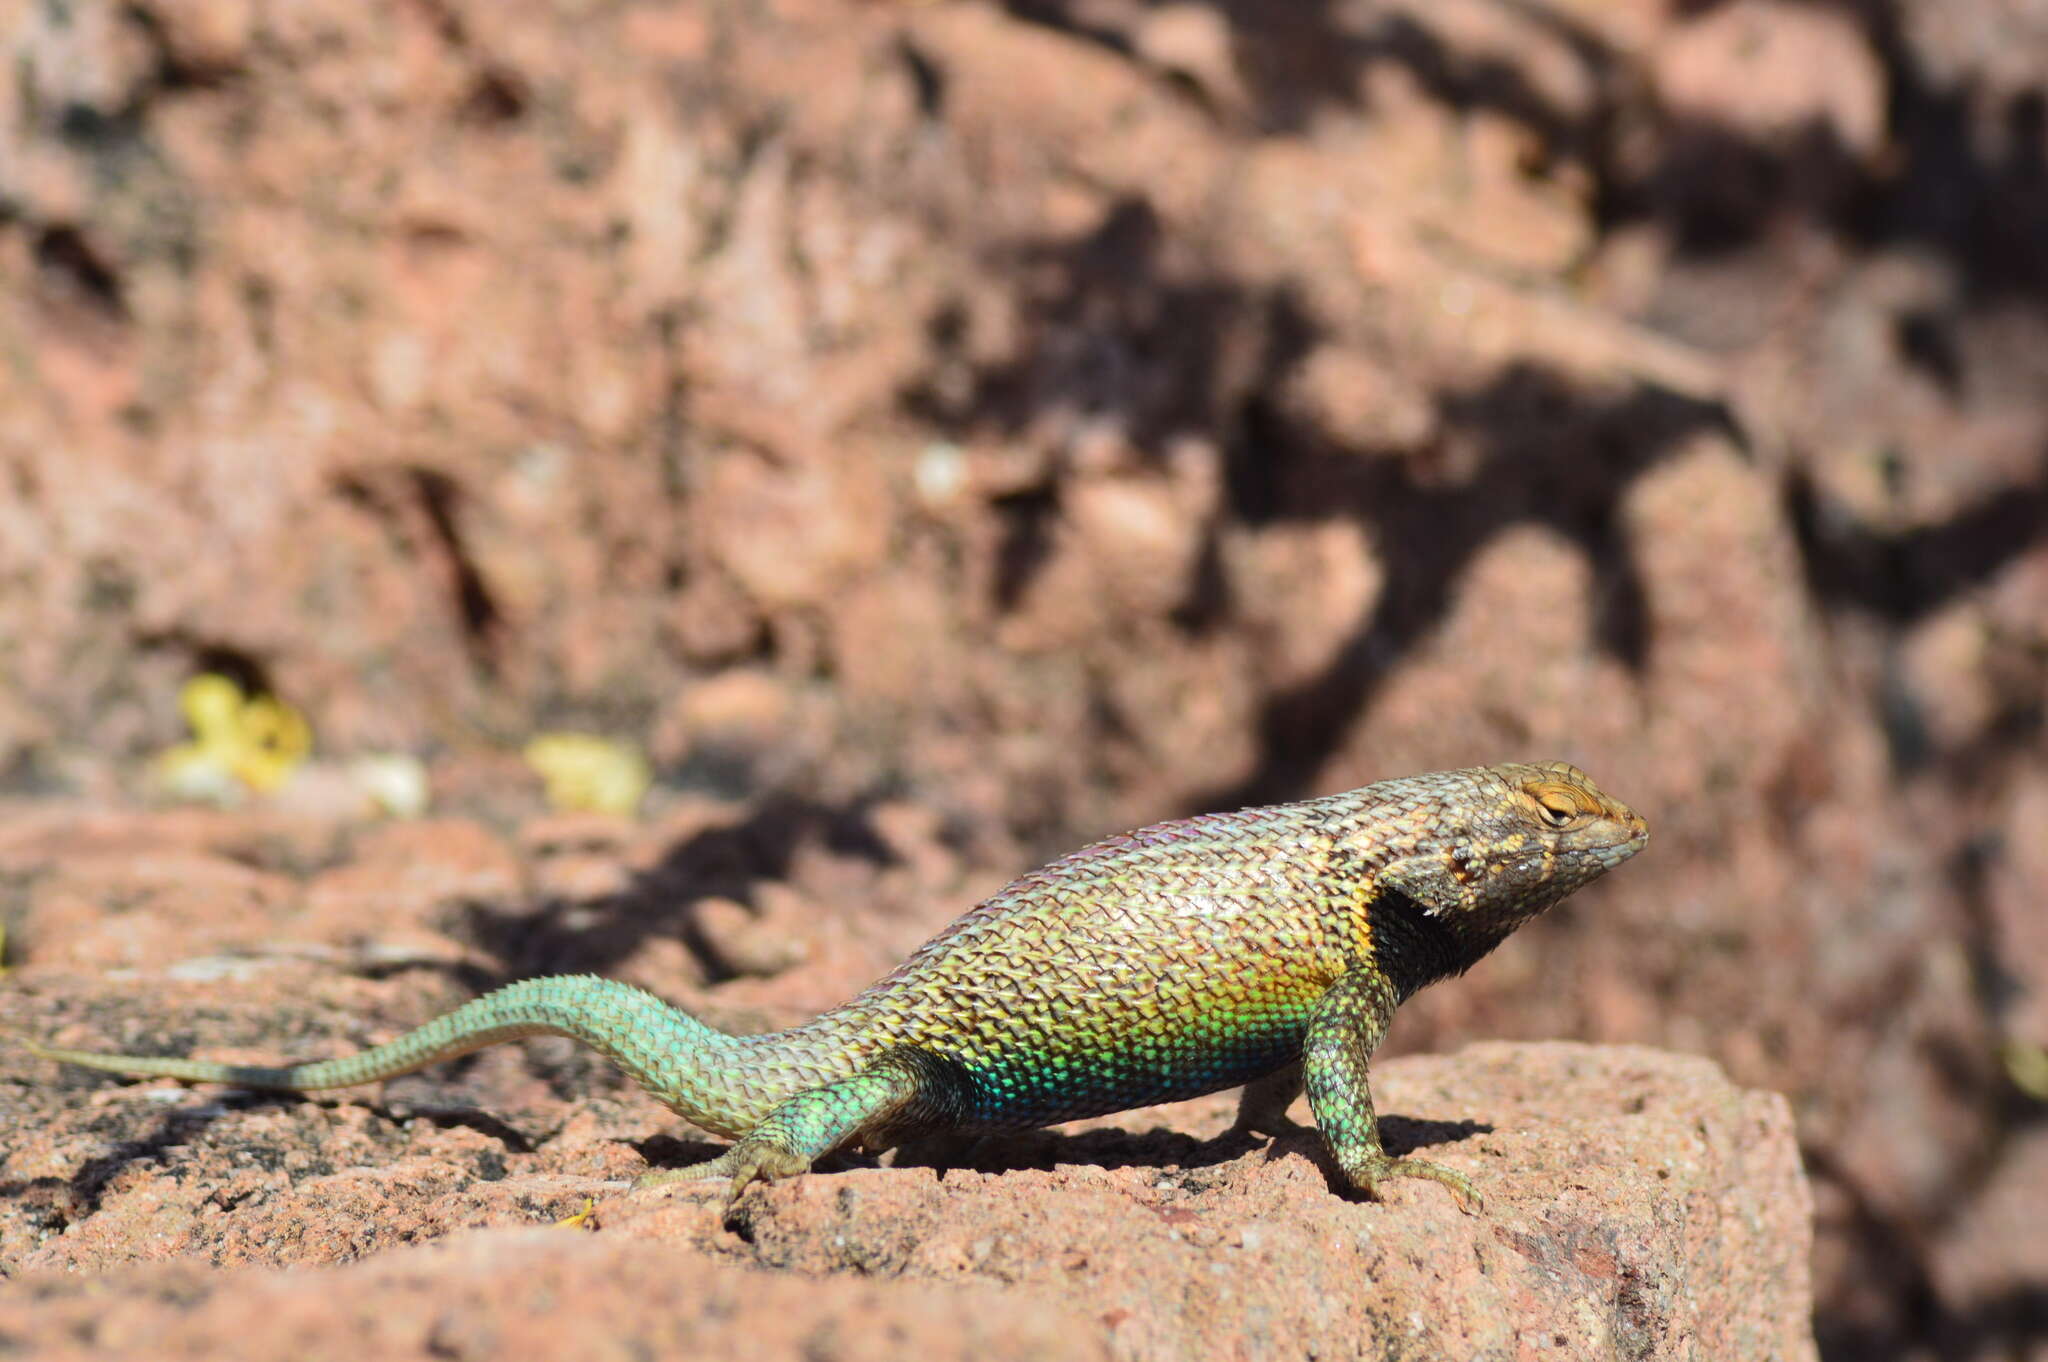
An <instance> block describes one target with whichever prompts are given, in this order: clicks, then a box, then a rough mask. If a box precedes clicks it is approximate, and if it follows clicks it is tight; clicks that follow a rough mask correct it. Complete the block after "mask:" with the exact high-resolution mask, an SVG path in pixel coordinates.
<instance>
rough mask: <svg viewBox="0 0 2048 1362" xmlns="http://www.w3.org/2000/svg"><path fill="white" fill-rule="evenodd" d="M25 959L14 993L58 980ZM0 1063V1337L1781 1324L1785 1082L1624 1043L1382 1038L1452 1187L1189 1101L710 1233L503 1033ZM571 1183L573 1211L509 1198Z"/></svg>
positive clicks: (293, 986)
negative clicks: (500, 1048) (352, 1057)
mask: <svg viewBox="0 0 2048 1362" xmlns="http://www.w3.org/2000/svg"><path fill="white" fill-rule="evenodd" d="M185 973H188V974H189V973H190V971H189V970H188V971H185ZM51 982H52V985H53V987H52V988H51V989H50V990H48V991H46V990H44V989H41V988H36V989H32V990H31V992H30V995H29V996H31V997H39V998H40V997H48V996H54V997H59V998H62V997H76V996H77V995H78V993H79V992H82V991H83V990H75V989H73V988H71V987H67V986H66V981H64V980H61V979H56V980H53V981H51ZM166 991H167V992H168V993H169V995H170V996H168V997H162V996H156V995H158V990H157V989H156V988H154V987H153V988H151V989H150V990H149V992H150V993H151V994H152V995H153V1002H161V1003H163V1004H164V1005H166V1006H168V1007H176V1005H177V1003H178V998H177V994H178V992H180V991H182V992H186V993H188V994H190V995H191V996H192V997H193V998H196V997H197V996H198V995H199V994H200V993H201V992H202V990H200V989H198V988H187V989H184V990H179V989H177V988H176V987H175V986H171V987H169V988H168V989H167V990H166ZM203 991H204V992H205V993H209V994H211V995H212V996H213V997H214V999H215V1002H214V1004H213V1007H212V1008H205V1007H203V1006H200V1005H198V1004H197V1003H196V1002H192V1001H187V1002H186V1003H185V1007H186V1009H187V1010H186V1011H185V1012H184V1013H183V1014H182V1015H180V1014H178V1013H175V1012H170V1013H166V1015H165V1016H164V1017H163V1018H162V1022H161V1024H160V1025H158V1026H155V1027H152V1028H151V1029H152V1031H153V1033H155V1034H156V1035H159V1036H164V1035H166V1034H168V1035H171V1036H175V1037H177V1038H179V1040H180V1042H181V1043H182V1039H183V1037H185V1036H187V1035H190V1036H194V1037H196V1038H199V1040H200V1043H201V1044H202V1045H204V1043H205V1042H204V1038H205V1036H206V1035H208V1034H209V1033H211V1032H217V1031H224V1030H239V1029H246V1028H247V1027H248V1026H249V1025H251V1024H254V1023H256V1022H258V1020H259V1016H258V1008H257V1006H256V1005H255V1003H254V1002H253V1001H250V1000H253V999H255V998H257V997H267V998H270V999H273V1000H275V1001H272V1002H270V1003H268V1004H267V1006H269V1007H272V1008H275V1007H280V1006H283V1007H290V1004H289V1003H286V1002H284V1001H283V1000H284V999H285V998H286V996H287V994H288V992H289V993H295V994H297V995H299V996H300V997H301V998H304V997H306V996H307V995H309V994H310V995H311V996H312V997H314V998H317V999H318V1000H319V1007H320V1010H321V1011H322V1012H324V1013H327V1014H328V1015H330V1016H332V1015H333V1013H332V1007H333V1001H334V992H333V986H332V981H330V986H329V987H321V986H320V985H319V983H318V981H317V980H309V979H308V978H307V977H306V969H305V967H304V966H302V965H278V966H275V967H270V968H264V969H258V970H256V971H254V973H253V975H249V976H244V978H242V979H239V980H237V981H235V982H234V983H233V984H226V985H224V984H223V983H222V982H221V981H220V980H218V979H215V980H211V981H209V983H208V984H207V985H206V987H205V989H204V990H203ZM224 994H226V995H242V996H241V997H238V998H237V999H236V1003H235V1006H234V1010H233V1013H232V1018H233V1020H232V1022H231V1023H230V1024H228V1025H224V1026H216V1025H209V1021H210V1020H211V1019H213V1018H217V1017H219V1016H220V1015H221V1009H222V1007H223V1006H224V1003H225V999H224V998H223V996H222V995H224ZM109 996H110V998H111V990H109ZM301 1008H302V1009H303V1004H301ZM103 1009H104V1010H103ZM16 1010H17V1011H18V1009H16ZM88 1010H89V1011H90V1012H91V1013H92V1014H93V1015H109V1014H110V1013H111V1011H113V1010H120V1011H124V1012H133V1011H134V1010H135V1009H133V1008H131V1007H128V1006H127V1005H126V1004H125V1003H114V1002H112V1001H108V1002H106V1003H105V1004H102V1005H95V1006H93V1007H91V1008H89V1009H88ZM298 1015H299V1016H301V1017H303V1016H304V1015H305V1013H304V1011H303V1010H301V1011H300V1012H299V1013H298ZM337 1020H341V1019H338V1018H337ZM342 1024H343V1025H344V1026H345V1025H346V1023H345V1021H343V1022H342ZM289 1029H290V1030H291V1032H292V1033H293V1034H294V1039H295V1043H296V1044H303V1045H307V1046H313V1045H316V1044H318V1042H317V1041H314V1040H312V1039H311V1038H310V1037H309V1036H308V1034H307V1032H309V1031H313V1030H317V1029H320V1028H318V1027H317V1026H312V1025H306V1026H300V1025H293V1026H291V1027H290V1028H289ZM166 1043H169V1042H168V1041H167V1042H166ZM206 1048H209V1049H214V1048H218V1047H214V1046H207V1047H206ZM235 1048H237V1049H242V1048H247V1047H235ZM257 1048H269V1047H268V1046H264V1047H257ZM0 1063H4V1066H5V1067H4V1069H0V1073H4V1075H5V1081H6V1083H7V1088H8V1092H9V1097H8V1111H7V1113H6V1120H5V1123H4V1128H5V1130H6V1131H7V1132H8V1133H7V1136H6V1139H5V1144H4V1151H0V1185H4V1186H5V1188H6V1190H7V1193H8V1199H7V1203H6V1208H5V1213H4V1215H0V1260H4V1265H5V1269H6V1273H7V1276H8V1278H9V1282H8V1285H7V1287H6V1292H7V1297H8V1311H7V1320H6V1322H5V1324H4V1326H0V1339H4V1341H5V1342H6V1343H7V1344H8V1345H10V1346H13V1347H16V1348H32V1349H35V1350H36V1352H37V1355H39V1356H42V1355H48V1356H53V1357H54V1356H68V1355H72V1354H71V1353H70V1352H67V1351H66V1349H67V1348H68V1349H72V1350H75V1353H76V1355H78V1356H81V1357H83V1356H94V1357H138V1358H139V1357H195V1358H196V1357H209V1358H239V1357H252V1358H253V1357H274V1356H306V1357H343V1356H361V1355H363V1354H364V1350H368V1351H369V1352H371V1353H374V1354H375V1355H377V1356H380V1357H423V1358H424V1357H565V1358H583V1357H588V1358H612V1357H621V1358H624V1357H635V1356H645V1355H648V1352H649V1350H652V1351H654V1352H665V1351H668V1350H670V1349H684V1350H687V1351H688V1352H689V1354H690V1355H691V1356H702V1357H728V1356H729V1357H735V1358H738V1357H753V1356H766V1357H792V1358H794V1357H821V1356H824V1357H844V1358H865V1357H876V1358H881V1357H892V1356H903V1355H907V1354H908V1353H910V1352H912V1351H913V1350H914V1352H915V1354H916V1355H921V1356H923V1355H929V1356H934V1357H960V1358H972V1357H1005V1358H1006V1357H1018V1358H1024V1357H1095V1356H1102V1357H1121V1358H1134V1359H1135V1358H1147V1359H1150V1358H1157V1359H1169V1358H1180V1357H1194V1356H1202V1357H1243V1358H1281V1357H1299V1356H1371V1357H1381V1356H1385V1357H1397V1356H1432V1357H1443V1356H1458V1357H1474V1358H1518V1357H1528V1356H1547V1357H1570V1358H1581V1357H1583V1358H1600V1357H1644V1358H1651V1357H1654V1358H1665V1357H1672V1358H1677V1357H1714V1358H1729V1359H1736V1358H1784V1359H1798V1358H1805V1357H1810V1356H1812V1355H1813V1352H1812V1340H1811V1335H1810V1332H1809V1326H1808V1322H1807V1317H1808V1310H1809V1308H1810V1295H1809V1288H1808V1276H1807V1255H1808V1252H1809V1249H1810V1245H1811V1221H1810V1215H1811V1206H1810V1200H1809V1196H1808V1192H1807V1188H1806V1183H1805V1178H1804V1174H1803V1172H1802V1171H1801V1169H1800V1166H1799V1159H1798V1152H1797V1148H1796V1144H1795V1141H1794V1135H1793V1127H1792V1120H1791V1114H1790V1111H1789V1108H1788V1107H1787V1106H1786V1104H1785V1102H1784V1101H1783V1099H1781V1098H1778V1097H1776V1096H1774V1095H1769V1094H1761V1093H1755V1092H1747V1091H1744V1090H1741V1089H1738V1088H1735V1087H1734V1086H1732V1085H1731V1084H1729V1083H1728V1081H1727V1080H1726V1078H1725V1077H1723V1076H1722V1075H1721V1073H1720V1072H1719V1071H1718V1070H1717V1069H1716V1068H1715V1066H1714V1065H1713V1064H1712V1063H1710V1062H1708V1061H1706V1060H1702V1059H1697V1058H1688V1057H1680V1056H1676V1055H1671V1054H1667V1053H1663V1052H1658V1051H1652V1050H1646V1049H1639V1048H1630V1047H1607V1048H1602V1047H1588V1046H1580V1045H1571V1044H1564V1043H1555V1044H1537V1045H1510V1044H1490V1045H1479V1046H1474V1047H1471V1048H1469V1049H1467V1050H1465V1051H1463V1052H1462V1053H1460V1054H1458V1055H1455V1056H1450V1057H1427V1058H1424V1057H1414V1058H1409V1059H1405V1060H1399V1061H1395V1062H1392V1063H1390V1064H1387V1065H1385V1066H1383V1067H1382V1069H1381V1072H1380V1074H1379V1075H1378V1079H1377V1082H1376V1084H1375V1087H1376V1090H1377V1093H1378V1096H1379V1099H1380V1105H1381V1108H1382V1110H1383V1111H1385V1112H1389V1113H1392V1114H1393V1116H1392V1119H1390V1120H1389V1123H1388V1136H1389V1140H1390V1142H1391V1143H1392V1145H1393V1146H1394V1147H1395V1148H1396V1149H1402V1148H1425V1147H1426V1148H1427V1149H1428V1150H1429V1152H1430V1156H1431V1157H1433V1158H1440V1159H1443V1160H1445V1161H1447V1162H1449V1163H1451V1164H1453V1165H1454V1166H1457V1167H1459V1168H1461V1169H1463V1170H1465V1171H1467V1172H1468V1173H1469V1174H1471V1175H1472V1176H1473V1177H1475V1178H1476V1179H1478V1180H1480V1182H1481V1184H1482V1185H1483V1186H1484V1188H1485V1191H1486V1196H1487V1199H1488V1204H1487V1210H1486V1213H1485V1214H1484V1215H1482V1216H1478V1217H1471V1216H1465V1215H1462V1214H1460V1213H1459V1212H1458V1211H1457V1210H1456V1209H1455V1208H1454V1206H1453V1205H1452V1203H1451V1201H1450V1199H1449V1198H1448V1197H1446V1196H1443V1195H1440V1194H1438V1193H1437V1191H1436V1189H1434V1188H1430V1187H1427V1186H1426V1185H1424V1184H1403V1185H1399V1186H1397V1187H1395V1188H1393V1189H1392V1190H1391V1191H1390V1193H1389V1195H1388V1197H1387V1199H1386V1201H1385V1202H1383V1203H1381V1204H1377V1205H1373V1204H1363V1203H1355V1202H1351V1201H1348V1200H1346V1199H1344V1198H1342V1197H1340V1196H1338V1195H1336V1194H1335V1193H1333V1192H1332V1190H1331V1187H1330V1184H1329V1182H1328V1180H1327V1178H1326V1176H1325V1173H1324V1171H1323V1168H1322V1166H1321V1164H1320V1163H1319V1161H1318V1160H1317V1159H1316V1158H1315V1148H1316V1146H1315V1142H1314V1139H1313V1137H1312V1136H1311V1135H1310V1134H1309V1132H1308V1131H1307V1130H1306V1129H1304V1130H1302V1131H1300V1132H1297V1133H1295V1134H1292V1135H1288V1136H1284V1137H1282V1138H1281V1139H1280V1140H1278V1141H1277V1142H1273V1143H1272V1144H1271V1145H1270V1146H1269V1145H1268V1143H1267V1142H1266V1141H1263V1140H1259V1141H1252V1140H1249V1139H1246V1138H1245V1137H1229V1136H1225V1135H1224V1134H1223V1132H1224V1130H1225V1128H1226V1127H1227V1125H1228V1123H1229V1118H1230V1114H1231V1108H1232V1104H1231V1102H1230V1100H1229V1099H1228V1098H1227V1097H1218V1098H1208V1099H1203V1100H1200V1101H1197V1102H1192V1103H1184V1104H1180V1105H1178V1106H1172V1107H1162V1108H1155V1109H1149V1110H1145V1111H1140V1112H1136V1113H1129V1114H1125V1115H1121V1116H1117V1117H1112V1118H1105V1119H1103V1120H1098V1121H1092V1122H1083V1123H1075V1124H1074V1125H1072V1126H1069V1127H1065V1128H1062V1129H1060V1130H1058V1131H1051V1132H1044V1133H1041V1134H1036V1135H1032V1136H1028V1137H1019V1138H1014V1139H1006V1140H1001V1141H995V1140H991V1141H984V1142H982V1143H981V1144H980V1145H979V1146H977V1147H976V1148H974V1149H973V1150H971V1151H970V1152H969V1153H968V1154H967V1156H966V1157H965V1159H964V1160H963V1161H960V1162H957V1163H955V1164H954V1165H952V1166H947V1167H944V1168H938V1167H933V1166H925V1165H918V1164H914V1163H913V1164H908V1165H905V1166H898V1167H893V1168H887V1169H882V1168H873V1167H848V1168H842V1169H840V1170H839V1171H833V1172H828V1173H820V1174H816V1175H813V1176H811V1177H809V1178H806V1179H803V1180H800V1181H797V1182H794V1183H788V1184H781V1185H778V1186H775V1187H772V1188H768V1189H756V1191H755V1192H754V1193H753V1194H752V1195H751V1197H750V1199H749V1200H748V1201H747V1202H746V1203H744V1204H743V1210H742V1213H741V1215H740V1217H739V1218H738V1220H737V1221H736V1222H735V1224H734V1226H733V1227H731V1228H727V1227H726V1226H724V1225H722V1224H721V1223H720V1219H721V1214H722V1211H721V1209H720V1208H721V1205H722V1192H721V1190H720V1189H719V1188H717V1187H715V1186H695V1187H685V1188H680V1189H675V1190H668V1191H661V1190H657V1191H650V1192H636V1191H631V1190H629V1184H628V1183H627V1182H626V1181H625V1179H628V1178H631V1177H632V1176H635V1175H636V1174H638V1173H639V1172H642V1171H645V1170H646V1168H647V1162H646V1158H645V1157H643V1156H644V1155H653V1156H654V1157H657V1158H660V1159H663V1160H668V1159H673V1158H676V1157H680V1156H684V1155H686V1154H687V1152H688V1150H687V1147H686V1146H684V1145H680V1144H678V1143H677V1142H676V1141H674V1140H673V1139H668V1138H665V1137H662V1136H660V1135H658V1134H657V1132H659V1131H660V1130H662V1129H663V1128H664V1127H667V1126H672V1125H673V1124H674V1121H673V1118H671V1117H668V1116H667V1114H666V1113H664V1112H662V1111H660V1109H659V1108H657V1107H656V1106H655V1105H654V1104H653V1103H651V1102H649V1101H647V1100H645V1099H644V1098H640V1097H637V1096H633V1095H627V1094H622V1093H619V1092H617V1091H616V1090H615V1085H614V1086H613V1087H612V1088H611V1089H606V1088H605V1085H604V1084H602V1083H600V1084H598V1085H597V1086H598V1087H599V1089H600V1090H601V1093H600V1095H598V1096H596V1097H583V1096H581V1095H580V1094H579V1093H578V1092H577V1091H576V1090H577V1089H578V1088H580V1087H583V1086H585V1085H584V1084H582V1083H579V1082H578V1081H577V1079H578V1078H579V1077H581V1078H588V1077H591V1076H592V1073H591V1071H590V1070H589V1068H588V1067H585V1068H582V1069H572V1070H570V1071H567V1072H565V1071H564V1070H562V1069H561V1068H560V1066H559V1065H558V1064H543V1065H541V1066H539V1067H538V1069H536V1067H535V1066H534V1065H532V1064H530V1063H528V1062H526V1061H525V1059H524V1057H523V1056H522V1054H521V1052H520V1051H519V1050H518V1049H517V1048H512V1049H509V1050H506V1051H504V1052H502V1053H496V1054H493V1055H490V1056H488V1057H486V1058H484V1059H481V1060H478V1061H474V1062H473V1063H472V1064H471V1065H470V1066H469V1071H468V1073H467V1074H465V1075H464V1076H463V1077H461V1078H459V1079H455V1080H449V1079H446V1078H445V1077H436V1078H428V1079H408V1080H404V1081H403V1083H404V1087H403V1088H401V1087H399V1086H398V1085H393V1088H392V1090H391V1091H390V1092H389V1093H388V1094H386V1095H384V1096H383V1097H381V1098H379V1097H376V1096H371V1097H369V1098H367V1099H358V1100H349V1099H348V1098H345V1097H344V1098H332V1099H324V1100H322V1101H320V1102H317V1103H316V1102H300V1101H294V1100H289V1099H277V1098H269V1097H258V1096H252V1095H247V1094H236V1095H224V1094H222V1093H221V1092H220V1091H218V1090H213V1091H205V1092H200V1091H187V1090H184V1089H180V1088H177V1087H174V1086H170V1085H163V1084H149V1085H141V1086H124V1085H108V1084H105V1083H103V1082H101V1081H100V1080H99V1079H97V1078H81V1077H79V1076H77V1075H70V1076H66V1077H64V1078H62V1079H59V1078H58V1077H57V1076H56V1075H55V1074H54V1072H53V1071H51V1070H50V1068H49V1066H47V1065H42V1064H40V1063H36V1062H33V1061H25V1060H24V1059H23V1058H22V1057H21V1056H19V1055H18V1054H17V1055H14V1056H11V1057H9V1058H7V1059H6V1060H4V1061H0ZM550 1070H552V1071H553V1072H550ZM422 1089H424V1090H425V1091H426V1092H428V1093H430V1094H432V1095H431V1096H429V1097H425V1098H422V1097H420V1096H417V1095H413V1096H408V1097H403V1098H402V1097H400V1096H399V1093H400V1092H401V1091H409V1092H410V1093H413V1094H417V1093H419V1092H420V1091H421V1090H422ZM1305 1114H1306V1113H1305V1110H1300V1109H1298V1110H1297V1112H1296V1115H1297V1116H1305ZM593 1203H594V1206H595V1210H594V1213H593V1221H592V1224H593V1226H594V1231H595V1232H594V1233H586V1232H580V1231H576V1230H572V1229H570V1228H567V1227H557V1228H554V1229H550V1230H534V1229H531V1228H520V1227H529V1226H534V1225H545V1224H547V1223H548V1222H550V1221H556V1220H560V1219H561V1218H563V1217H565V1216H568V1215H571V1214H573V1213H574V1212H575V1211H577V1210H578V1209H580V1208H583V1207H585V1206H586V1205H590V1204H593ZM444 1236H446V1237H447V1242H445V1243H442V1244H437V1245H435V1246H433V1247H431V1248H427V1249H420V1248H409V1247H406V1246H408V1245H414V1244H417V1243H418V1242H419V1241H422V1240H435V1239H441V1238H443V1237H444ZM143 1265H148V1266H143ZM342 1265H347V1266H342ZM282 1267H301V1268H319V1269H320V1270H319V1271H317V1272H296V1273H279V1272H276V1271H272V1270H269V1269H276V1268H282ZM216 1268H225V1269H229V1271H227V1272H225V1273H221V1272H216V1271H212V1270H211V1269H216ZM80 1273H87V1274H91V1275H90V1276H89V1277H87V1278H85V1279H83V1280H82V1279H81V1278H80V1277H79V1276H78V1275H77V1274H80Z"/></svg>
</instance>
